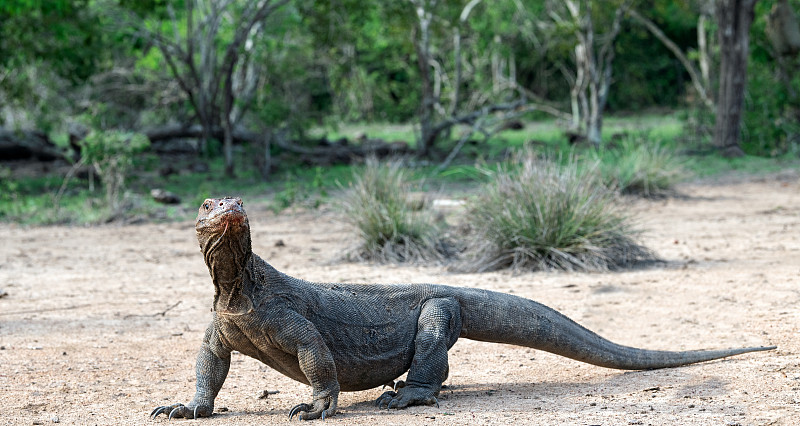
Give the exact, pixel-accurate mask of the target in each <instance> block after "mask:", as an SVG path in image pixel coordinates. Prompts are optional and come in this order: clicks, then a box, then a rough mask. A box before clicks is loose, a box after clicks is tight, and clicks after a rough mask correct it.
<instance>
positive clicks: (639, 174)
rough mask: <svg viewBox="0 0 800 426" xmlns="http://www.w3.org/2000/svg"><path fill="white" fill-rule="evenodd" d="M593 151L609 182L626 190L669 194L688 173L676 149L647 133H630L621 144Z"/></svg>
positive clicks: (628, 192) (647, 194) (662, 194)
mask: <svg viewBox="0 0 800 426" xmlns="http://www.w3.org/2000/svg"><path fill="white" fill-rule="evenodd" d="M593 154H594V155H592V156H591V157H593V158H595V159H596V160H597V161H598V163H599V168H600V173H601V175H602V176H603V179H604V180H605V182H606V183H607V185H609V186H610V187H614V188H617V190H619V191H620V192H621V193H623V194H635V195H641V196H644V197H658V196H664V195H668V194H669V193H671V192H672V191H674V188H675V184H676V183H677V182H678V181H679V180H680V179H682V178H684V176H685V173H684V169H683V165H682V160H681V159H680V158H678V157H677V156H676V155H675V153H674V150H672V149H669V148H667V147H665V146H664V145H662V144H660V143H658V142H655V143H654V142H651V141H648V140H646V139H645V138H643V137H637V136H633V137H626V138H624V139H623V140H621V141H620V142H619V143H618V144H617V146H615V147H612V148H608V149H604V150H602V151H600V152H595V153H593Z"/></svg>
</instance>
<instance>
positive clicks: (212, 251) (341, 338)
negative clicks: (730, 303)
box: [151, 198, 775, 420]
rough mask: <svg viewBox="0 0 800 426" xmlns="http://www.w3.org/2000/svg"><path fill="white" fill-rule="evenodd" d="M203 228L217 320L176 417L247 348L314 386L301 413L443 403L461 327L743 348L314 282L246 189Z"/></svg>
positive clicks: (210, 214) (676, 358)
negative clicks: (267, 228)
mask: <svg viewBox="0 0 800 426" xmlns="http://www.w3.org/2000/svg"><path fill="white" fill-rule="evenodd" d="M196 231H197V239H198V240H199V242H200V249H201V251H202V252H203V256H204V257H205V262H206V265H207V266H208V270H209V272H210V273H211V278H212V280H213V282H214V305H213V314H212V321H211V324H210V325H209V326H208V329H207V330H206V333H205V337H204V339H203V344H202V346H201V348H200V353H199V354H198V355H197V366H196V374H197V392H196V394H195V396H194V399H193V400H192V401H191V402H189V403H188V404H186V405H183V404H174V405H168V406H162V407H158V408H156V409H155V410H153V412H152V413H151V417H152V418H155V417H156V416H158V415H159V414H161V413H164V414H168V416H169V418H170V419H171V418H173V417H184V418H198V417H207V416H211V414H212V412H213V411H214V398H215V397H216V396H217V393H218V392H219V390H220V388H221V387H222V383H223V382H224V381H225V376H226V375H227V374H228V368H229V367H230V360H231V351H234V350H236V351H239V352H241V353H243V354H245V355H247V356H250V357H253V358H255V359H257V360H259V361H261V362H263V363H264V364H266V365H268V366H270V367H272V368H274V369H275V370H277V371H279V372H280V373H283V374H284V375H286V376H288V377H290V378H292V379H294V380H297V381H300V382H303V383H305V384H307V385H310V386H311V387H312V388H313V395H312V401H311V403H310V404H299V405H297V406H295V407H294V408H292V410H291V411H290V412H289V418H290V419H291V418H292V417H294V416H295V415H299V417H298V418H300V419H302V420H311V419H316V418H320V417H321V418H323V419H324V418H325V417H330V416H332V415H334V414H335V413H336V403H337V399H338V396H339V391H360V390H364V389H370V388H374V387H377V386H381V385H386V384H388V385H390V386H391V385H392V384H393V383H394V382H393V381H394V379H396V378H398V377H399V376H400V375H402V374H403V373H405V372H406V371H408V376H407V379H406V381H405V383H402V382H398V385H400V386H395V389H394V390H392V391H388V392H385V393H384V394H383V395H381V396H380V397H379V398H378V400H377V401H376V403H377V405H378V406H379V407H386V408H403V407H407V406H411V405H421V404H436V405H438V401H437V399H436V397H437V396H438V393H439V390H440V389H441V387H442V382H443V381H444V380H445V379H446V378H447V374H448V365H447V350H448V349H449V348H450V347H452V346H453V344H454V343H455V342H456V340H457V339H458V338H459V337H465V338H468V339H473V340H481V341H488V342H498V343H510V344H514V345H520V346H527V347H531V348H535V349H541V350H544V351H548V352H552V353H555V354H558V355H562V356H566V357H569V358H572V359H576V360H579V361H583V362H587V363H590V364H594V365H599V366H603V367H609V368H618V369H624V370H646V369H652V368H665V367H676V366H679V365H684V364H691V363H695V362H701V361H708V360H712V359H717V358H723V357H727V356H731V355H737V354H742V353H745V352H753V351H764V350H770V349H774V348H775V346H770V347H752V348H742V349H727V350H708V351H686V352H672V351H654V350H644V349H636V348H631V347H627V346H621V345H618V344H615V343H612V342H610V341H608V340H606V339H604V338H602V337H600V336H598V335H597V334H595V333H593V332H592V331H589V330H587V329H586V328H584V327H582V326H580V325H578V324H577V323H575V322H574V321H572V320H570V319H569V318H567V317H566V316H564V315H562V314H560V313H559V312H557V311H555V310H553V309H551V308H548V307H547V306H544V305H541V304H539V303H536V302H534V301H532V300H528V299H523V298H520V297H516V296H511V295H507V294H502V293H496V292H492V291H488V290H481V289H473V288H458V287H448V286H443V285H429V284H413V285H355V284H317V283H311V282H308V281H304V280H301V279H297V278H293V277H290V276H288V275H285V274H283V273H281V272H278V271H277V270H276V269H275V268H273V267H272V266H270V265H269V264H268V263H267V262H265V261H264V260H262V259H261V258H260V257H258V256H257V255H255V254H253V252H252V250H251V245H250V244H251V243H250V226H249V223H248V220H247V215H246V214H245V211H244V208H243V207H242V200H241V199H240V198H221V199H208V200H205V202H203V205H202V206H201V207H200V212H199V214H198V216H197V224H196Z"/></svg>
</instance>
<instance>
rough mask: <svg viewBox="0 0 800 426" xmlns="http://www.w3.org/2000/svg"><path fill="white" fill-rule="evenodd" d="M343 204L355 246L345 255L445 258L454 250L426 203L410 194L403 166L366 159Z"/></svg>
mask: <svg viewBox="0 0 800 426" xmlns="http://www.w3.org/2000/svg"><path fill="white" fill-rule="evenodd" d="M341 208H342V210H343V212H344V214H345V219H346V220H347V221H348V222H349V223H350V224H351V225H352V226H353V227H354V228H355V230H356V232H357V235H358V241H359V243H358V246H357V247H356V248H354V249H352V250H351V252H350V253H349V254H348V256H347V257H348V258H350V259H355V260H367V261H378V262H397V263H399V262H421V261H443V260H445V259H446V258H447V257H449V256H450V255H451V254H452V253H451V252H450V250H449V248H448V243H447V242H446V241H445V240H444V239H443V238H442V236H441V228H440V226H439V225H438V224H437V223H436V221H435V218H434V216H433V213H432V212H431V211H430V210H429V208H428V206H427V205H426V204H425V203H424V202H420V200H415V199H414V198H413V197H412V195H411V184H410V183H409V182H408V179H407V177H406V173H405V171H404V170H403V165H402V163H401V162H399V161H394V162H390V163H388V164H381V163H379V162H378V161H377V160H375V159H374V158H373V159H368V160H367V162H366V166H365V167H364V169H363V170H362V171H361V173H358V174H356V173H354V175H353V182H352V184H351V186H350V187H349V188H348V190H347V191H346V193H345V195H344V197H343V200H342V203H341Z"/></svg>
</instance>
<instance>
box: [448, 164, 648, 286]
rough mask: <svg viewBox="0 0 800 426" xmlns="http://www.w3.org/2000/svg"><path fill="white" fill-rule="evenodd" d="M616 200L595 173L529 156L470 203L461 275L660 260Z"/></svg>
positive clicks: (502, 172) (591, 268)
mask: <svg viewBox="0 0 800 426" xmlns="http://www.w3.org/2000/svg"><path fill="white" fill-rule="evenodd" d="M617 201H618V200H617V199H616V198H615V194H614V193H613V191H611V190H609V189H608V188H607V187H606V186H605V185H604V184H603V182H602V178H601V176H600V174H599V173H597V171H596V168H589V169H587V168H586V167H583V168H582V167H579V165H578V162H577V160H576V159H575V158H573V157H570V158H568V159H566V161H558V162H557V161H554V160H552V159H540V158H536V157H535V156H534V155H533V154H532V153H531V152H524V153H522V154H520V155H518V157H517V158H516V161H515V162H514V163H512V164H506V165H504V166H503V167H501V168H500V169H499V170H498V171H497V172H496V175H495V178H494V180H493V181H492V182H490V183H488V184H487V185H486V186H485V188H484V189H483V190H482V191H481V195H480V196H479V197H478V198H475V199H473V200H471V202H470V203H469V204H468V213H467V220H468V223H469V227H470V228H471V229H472V230H473V231H472V235H471V236H470V242H469V243H468V246H467V252H466V254H465V259H464V261H463V262H462V263H461V268H460V269H464V270H466V271H469V272H484V271H490V270H497V269H504V268H509V269H512V270H515V271H522V270H553V269H555V270H567V271H575V270H577V271H604V270H609V269H617V268H620V267H623V266H626V265H630V264H633V263H636V262H639V261H645V260H654V259H655V256H654V254H653V253H652V252H651V251H650V250H648V249H647V248H645V247H643V246H641V245H639V244H638V243H637V242H636V241H635V237H636V235H637V231H636V230H635V229H634V228H633V226H632V225H631V220H630V218H629V217H628V216H627V215H626V214H625V213H624V212H623V211H622V210H621V209H620V208H619V205H618V203H617Z"/></svg>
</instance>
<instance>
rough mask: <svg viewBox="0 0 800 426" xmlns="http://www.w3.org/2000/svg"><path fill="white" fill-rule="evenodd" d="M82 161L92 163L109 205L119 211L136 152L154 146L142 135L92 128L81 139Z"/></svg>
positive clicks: (113, 209)
mask: <svg viewBox="0 0 800 426" xmlns="http://www.w3.org/2000/svg"><path fill="white" fill-rule="evenodd" d="M80 146H81V161H83V162H86V163H89V164H92V165H93V166H94V168H95V170H96V171H97V174H98V175H99V176H100V181H101V182H102V183H103V188H104V189H105V195H106V204H107V206H108V208H109V209H110V210H111V211H112V213H117V212H118V210H119V208H120V201H121V198H122V195H123V193H124V189H125V179H126V178H127V176H128V173H129V172H130V170H131V168H132V167H133V158H134V156H135V155H136V154H138V153H140V152H142V151H144V150H145V149H147V147H148V146H150V141H148V140H147V137H145V136H144V135H142V134H139V133H130V132H122V131H117V130H96V129H95V130H92V131H90V132H89V134H88V135H86V137H85V138H84V139H83V140H81V141H80Z"/></svg>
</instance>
